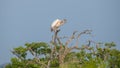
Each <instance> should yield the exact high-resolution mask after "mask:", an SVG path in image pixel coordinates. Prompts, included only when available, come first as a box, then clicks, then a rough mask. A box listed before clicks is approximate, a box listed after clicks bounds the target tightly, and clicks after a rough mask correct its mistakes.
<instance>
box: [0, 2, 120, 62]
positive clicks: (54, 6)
mask: <svg viewBox="0 0 120 68" xmlns="http://www.w3.org/2000/svg"><path fill="white" fill-rule="evenodd" d="M57 18H59V19H63V18H65V19H67V23H66V24H65V25H64V26H62V27H61V32H60V35H70V34H71V33H72V32H73V31H75V30H77V31H83V30H85V29H91V30H92V31H93V32H92V34H93V36H92V37H87V38H86V37H85V36H84V37H85V38H84V37H82V39H84V40H88V39H92V40H94V41H96V42H112V41H114V42H115V43H116V44H117V48H118V49H120V46H119V45H120V31H119V29H120V1H119V0H74V1H73V0H0V46H1V47H0V64H3V63H6V62H10V58H11V57H13V55H12V54H11V52H10V50H12V48H14V47H18V46H21V45H24V44H25V43H26V42H40V41H45V42H48V43H49V42H50V40H51V36H52V34H53V33H51V32H50V25H51V23H52V22H53V21H54V20H55V19H57ZM84 42H85V41H84Z"/></svg>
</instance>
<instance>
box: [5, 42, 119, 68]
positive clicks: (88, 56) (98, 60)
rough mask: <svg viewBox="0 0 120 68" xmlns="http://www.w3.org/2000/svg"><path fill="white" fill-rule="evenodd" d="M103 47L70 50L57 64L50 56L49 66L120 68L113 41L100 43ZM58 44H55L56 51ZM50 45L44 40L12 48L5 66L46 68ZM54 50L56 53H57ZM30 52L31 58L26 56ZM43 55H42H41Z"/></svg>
mask: <svg viewBox="0 0 120 68" xmlns="http://www.w3.org/2000/svg"><path fill="white" fill-rule="evenodd" d="M102 45H103V47H88V48H86V47H84V46H82V47H81V49H80V50H79V51H77V52H76V51H71V52H70V53H68V54H67V55H66V57H65V60H64V63H63V64H61V65H60V64H59V61H58V58H57V57H52V60H51V62H50V68H120V51H119V50H117V49H115V48H114V47H115V46H116V45H115V43H113V42H111V43H105V44H102ZM59 49H60V46H57V52H58V50H59ZM51 50H52V49H51V48H50V46H49V45H48V44H47V43H45V42H36V43H35V42H33V43H26V44H25V47H22V46H20V47H17V48H14V49H13V51H12V53H13V54H14V55H16V57H14V58H11V63H10V64H8V65H6V68H46V67H47V63H48V61H49V59H50V54H51ZM57 52H56V53H57ZM28 53H29V54H31V55H32V56H33V58H27V55H28ZM42 56H44V57H42Z"/></svg>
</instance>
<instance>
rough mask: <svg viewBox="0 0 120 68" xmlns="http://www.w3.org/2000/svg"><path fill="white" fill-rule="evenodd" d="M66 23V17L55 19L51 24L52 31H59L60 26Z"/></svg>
mask: <svg viewBox="0 0 120 68" xmlns="http://www.w3.org/2000/svg"><path fill="white" fill-rule="evenodd" d="M65 23H66V19H63V20H60V19H56V20H55V21H53V23H52V24H51V32H52V31H57V30H59V29H58V28H59V27H60V26H62V25H63V24H65Z"/></svg>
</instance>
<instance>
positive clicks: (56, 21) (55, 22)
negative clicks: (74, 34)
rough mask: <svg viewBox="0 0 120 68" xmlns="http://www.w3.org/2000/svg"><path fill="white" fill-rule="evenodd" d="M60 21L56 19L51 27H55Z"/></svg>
mask: <svg viewBox="0 0 120 68" xmlns="http://www.w3.org/2000/svg"><path fill="white" fill-rule="evenodd" d="M59 21H60V20H59V19H56V20H55V21H53V23H52V25H51V27H54V26H55V25H56V24H57V23H58V22H59Z"/></svg>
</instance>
